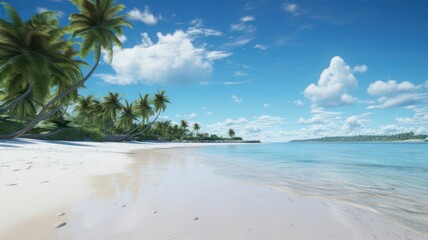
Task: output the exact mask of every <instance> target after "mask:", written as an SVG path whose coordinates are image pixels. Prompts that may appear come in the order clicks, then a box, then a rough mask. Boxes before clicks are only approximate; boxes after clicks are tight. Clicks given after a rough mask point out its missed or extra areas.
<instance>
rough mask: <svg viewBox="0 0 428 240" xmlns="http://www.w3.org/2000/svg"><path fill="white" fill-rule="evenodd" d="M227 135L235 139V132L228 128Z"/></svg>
mask: <svg viewBox="0 0 428 240" xmlns="http://www.w3.org/2000/svg"><path fill="white" fill-rule="evenodd" d="M227 135H229V137H230V138H234V137H235V130H233V129H231V128H230V129H229V131H227Z"/></svg>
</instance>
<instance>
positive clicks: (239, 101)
mask: <svg viewBox="0 0 428 240" xmlns="http://www.w3.org/2000/svg"><path fill="white" fill-rule="evenodd" d="M231 98H232V101H233V102H234V103H241V102H242V101H243V100H242V99H241V98H239V97H237V96H235V95H232V97H231Z"/></svg>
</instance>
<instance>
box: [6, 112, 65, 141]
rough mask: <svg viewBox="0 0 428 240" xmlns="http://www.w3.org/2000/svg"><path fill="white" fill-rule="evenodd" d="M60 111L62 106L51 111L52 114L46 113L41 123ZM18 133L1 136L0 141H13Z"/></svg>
mask: <svg viewBox="0 0 428 240" xmlns="http://www.w3.org/2000/svg"><path fill="white" fill-rule="evenodd" d="M60 109H61V105H58V106H56V107H55V108H54V109H52V111H50V112H48V113H46V114H45V115H43V116H42V117H41V119H40V121H41V120H44V119H46V118H48V117H50V116H52V115H53V114H55V113H56V112H58V111H59V110H60ZM30 130H31V129H30ZM18 132H19V131H18ZM16 133H17V132H15V133H11V134H5V135H0V139H12V138H16ZM23 135H24V134H22V135H20V136H23Z"/></svg>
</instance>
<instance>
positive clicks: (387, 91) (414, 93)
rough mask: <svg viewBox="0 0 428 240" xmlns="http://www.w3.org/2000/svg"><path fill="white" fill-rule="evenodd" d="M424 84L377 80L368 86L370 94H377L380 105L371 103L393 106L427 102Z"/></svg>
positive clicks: (386, 106)
mask: <svg viewBox="0 0 428 240" xmlns="http://www.w3.org/2000/svg"><path fill="white" fill-rule="evenodd" d="M423 88H424V86H423V85H422V84H421V85H415V84H413V83H411V82H409V81H403V82H401V83H398V82H397V81H395V80H388V81H386V82H384V81H380V80H378V81H376V82H374V83H371V84H370V85H369V87H368V88H367V92H368V94H370V95H372V96H377V97H378V99H377V101H378V103H379V104H378V105H370V106H368V108H369V109H373V108H391V107H397V106H409V105H414V104H419V103H421V102H426V101H427V100H428V95H427V94H426V93H424V92H423V91H420V90H424V89H423Z"/></svg>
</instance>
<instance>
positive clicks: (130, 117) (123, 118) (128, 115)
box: [118, 100, 138, 132]
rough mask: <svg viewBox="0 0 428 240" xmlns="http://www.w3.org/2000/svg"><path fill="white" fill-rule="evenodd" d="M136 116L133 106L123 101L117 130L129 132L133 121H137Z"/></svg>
mask: <svg viewBox="0 0 428 240" xmlns="http://www.w3.org/2000/svg"><path fill="white" fill-rule="evenodd" d="M137 118H138V114H137V113H136V112H135V108H134V106H133V104H132V103H131V104H129V103H128V101H127V100H125V106H123V108H122V111H121V115H120V117H119V124H118V128H119V129H122V130H123V131H125V132H128V131H130V130H131V129H132V128H133V127H134V121H135V120H137Z"/></svg>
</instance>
